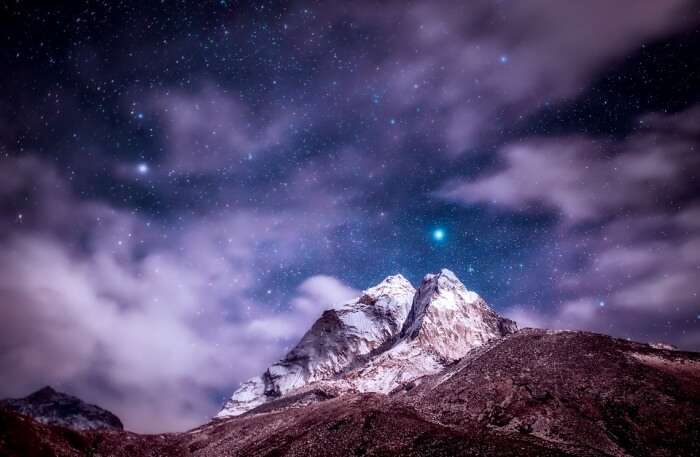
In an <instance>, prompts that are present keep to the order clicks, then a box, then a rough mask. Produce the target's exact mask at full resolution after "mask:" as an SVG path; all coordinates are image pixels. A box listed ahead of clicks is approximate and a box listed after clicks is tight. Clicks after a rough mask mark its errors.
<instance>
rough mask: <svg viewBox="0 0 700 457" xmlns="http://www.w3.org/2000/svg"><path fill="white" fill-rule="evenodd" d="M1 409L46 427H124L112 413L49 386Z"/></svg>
mask: <svg viewBox="0 0 700 457" xmlns="http://www.w3.org/2000/svg"><path fill="white" fill-rule="evenodd" d="M0 406H3V407H5V408H7V409H11V410H14V411H17V412H18V413H21V414H23V415H26V416H30V417H32V418H34V419H35V420H36V421H37V422H40V423H42V424H50V425H61V426H63V427H66V428H70V429H74V430H92V429H115V430H122V429H123V428H124V427H123V425H122V423H121V421H120V420H119V418H118V417H117V416H115V415H114V414H112V413H111V412H109V411H107V410H105V409H102V408H100V407H99V406H95V405H90V404H88V403H85V402H84V401H82V400H80V399H79V398H76V397H73V396H71V395H67V394H64V393H61V392H57V391H55V390H54V389H52V388H51V387H49V386H46V387H44V388H43V389H39V390H37V391H36V392H34V393H33V394H31V395H29V396H27V397H25V398H19V399H9V400H2V401H0Z"/></svg>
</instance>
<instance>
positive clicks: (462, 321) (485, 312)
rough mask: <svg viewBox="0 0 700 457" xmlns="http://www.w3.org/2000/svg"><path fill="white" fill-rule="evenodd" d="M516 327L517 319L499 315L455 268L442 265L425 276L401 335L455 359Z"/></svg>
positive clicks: (440, 354) (442, 355)
mask: <svg viewBox="0 0 700 457" xmlns="http://www.w3.org/2000/svg"><path fill="white" fill-rule="evenodd" d="M515 329H516V327H515V323H514V322H512V321H509V320H508V319H504V318H502V317H500V316H499V315H497V314H496V313H495V312H494V311H493V310H492V309H491V308H489V306H488V305H487V304H486V302H485V301H484V300H483V299H482V298H481V297H480V296H479V295H478V294H477V293H476V292H472V291H470V290H468V289H467V288H466V287H465V286H464V284H462V282H461V281H460V280H459V279H458V278H457V276H456V275H455V274H454V273H453V272H451V271H450V270H447V269H442V270H441V271H440V273H438V274H429V275H426V276H425V278H423V282H422V283H421V285H420V287H419V289H418V292H417V293H416V295H415V297H414V299H413V305H412V307H411V311H410V313H409V316H408V318H407V320H406V322H405V324H404V328H403V329H402V330H401V336H402V338H406V339H408V340H416V341H417V342H418V343H419V344H421V345H422V346H424V347H425V348H427V349H430V350H432V351H434V352H436V353H437V354H438V355H439V356H440V357H442V358H444V359H445V360H446V361H454V360H457V359H459V358H462V357H464V355H465V354H466V353H467V352H468V351H469V350H470V349H472V348H473V347H475V346H480V345H482V344H483V343H485V342H486V341H488V340H490V339H492V338H495V337H500V336H503V335H505V334H508V333H512V332H513V331H514V330H515Z"/></svg>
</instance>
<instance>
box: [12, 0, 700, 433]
mask: <svg viewBox="0 0 700 457" xmlns="http://www.w3.org/2000/svg"><path fill="white" fill-rule="evenodd" d="M70 3H71V4H69V5H61V6H58V5H54V6H52V7H46V6H41V7H40V6H35V4H33V2H24V1H22V2H20V1H8V2H2V3H1V4H0V5H1V6H0V40H2V46H1V47H0V59H1V60H0V62H2V69H3V70H2V71H1V72H0V94H1V95H0V397H6V396H24V395H26V394H28V393H29V392H30V391H32V390H33V389H36V388H39V387H41V386H43V385H45V384H51V385H53V386H54V387H56V388H59V389H61V390H64V391H67V392H69V393H73V394H76V395H78V396H80V397H81V398H83V399H86V400H88V401H90V402H94V403H98V404H100V405H102V406H105V407H107V408H108V409H110V410H112V411H114V412H115V413H117V414H118V415H119V416H120V417H121V418H122V419H123V421H124V422H125V424H126V426H127V428H129V429H132V430H137V431H165V430H183V429H186V428H188V427H192V426H194V425H197V424H200V423H203V422H205V421H206V420H207V418H208V417H211V415H213V414H214V413H216V411H217V410H218V408H219V407H220V405H221V404H222V402H223V401H224V399H225V398H226V397H227V396H228V395H230V393H231V392H232V391H233V390H234V389H235V387H236V386H237V385H238V383H239V382H241V381H243V380H245V379H247V378H248V377H250V376H253V375H256V374H258V373H259V372H261V371H262V369H264V367H265V366H267V365H268V364H269V363H270V362H272V361H274V360H275V359H277V358H279V357H280V356H281V355H282V354H283V353H284V351H285V349H288V348H289V346H290V345H292V344H293V343H294V342H295V340H296V339H297V338H299V337H300V335H301V334H302V333H303V331H304V330H305V329H306V328H307V327H308V326H309V324H310V323H311V322H313V320H314V319H315V318H316V317H317V316H318V315H319V313H320V311H321V310H322V309H323V308H327V307H329V306H330V305H331V304H333V303H337V302H339V301H342V300H345V299H347V298H349V297H352V296H353V295H354V294H356V293H358V290H361V289H363V288H367V287H369V286H371V285H373V284H375V283H377V282H379V281H380V280H381V279H383V278H384V277H385V276H387V275H390V274H394V273H402V274H404V275H405V276H406V277H408V278H409V279H410V280H411V281H412V282H413V283H414V285H416V284H418V283H419V281H420V279H421V278H422V276H423V275H424V274H426V273H428V272H433V271H436V270H438V269H439V268H441V267H447V268H450V269H452V270H453V271H455V273H456V274H457V275H458V276H459V277H460V278H461V279H462V281H463V282H464V283H465V285H466V286H467V287H468V288H469V289H472V290H475V291H477V292H478V293H479V294H481V295H482V296H483V297H484V298H485V299H486V300H487V301H488V302H489V303H490V304H491V305H492V306H493V307H494V308H495V309H496V310H497V311H498V312H500V313H502V314H504V315H507V316H509V317H512V318H514V319H516V320H518V322H519V323H520V325H521V326H541V327H551V328H567V329H587V330H593V331H599V332H604V333H609V334H612V335H615V336H618V337H624V338H633V339H636V340H640V341H664V342H667V343H672V344H675V345H677V346H679V347H681V348H683V349H690V350H698V349H700V302H699V301H698V288H699V286H698V284H700V193H699V190H700V185H699V182H698V172H699V170H700V155H699V148H700V6H698V4H697V2H694V1H691V0H667V1H663V2H659V1H656V0H617V1H615V2H610V1H608V0H589V1H586V2H560V1H557V0H531V1H528V2H522V1H515V0H513V1H508V0H500V1H495V0H477V1H470V2H436V1H414V2H366V1H356V2H342V3H341V2H337V3H335V2H322V3H321V2H280V3H268V2H258V3H255V4H252V5H249V4H246V3H239V2H233V1H219V2H207V1H204V2H183V1H168V0H163V1H161V2H144V1H138V2H128V1H125V2H121V1H119V2H118V1H114V2H112V1H109V2H94V1H89V2H70ZM436 230H439V231H441V233H442V234H443V235H444V236H443V237H439V236H436ZM440 238H441V239H440Z"/></svg>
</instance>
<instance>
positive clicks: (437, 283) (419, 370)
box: [344, 269, 517, 393]
mask: <svg viewBox="0 0 700 457" xmlns="http://www.w3.org/2000/svg"><path fill="white" fill-rule="evenodd" d="M516 330H517V326H516V324H515V322H513V321H511V320H509V319H505V318H503V317H501V316H499V315H498V314H496V313H495V312H494V311H493V310H492V309H491V308H489V307H488V305H487V304H486V302H485V301H484V300H483V299H482V298H481V297H479V295H478V294H476V293H475V292H472V291H469V290H467V288H466V287H465V286H464V284H462V283H461V282H460V281H459V279H457V277H456V276H455V275H454V273H452V272H451V271H449V270H446V269H443V270H441V271H440V272H439V273H437V274H429V275H426V276H425V278H424V279H423V281H422V283H421V285H420V287H419V288H418V291H417V292H416V295H415V296H414V298H413V302H412V305H411V311H410V312H409V314H408V317H407V319H406V321H405V322H404V325H403V328H402V330H401V332H400V333H399V335H398V338H397V339H396V341H394V342H393V344H392V345H391V346H390V347H388V348H387V349H386V350H385V351H383V352H381V353H379V354H377V355H376V356H375V357H373V358H372V359H371V360H369V361H368V362H367V363H366V364H365V365H364V366H362V367H359V368H357V369H355V370H353V371H351V372H348V373H347V374H345V376H344V380H347V381H349V382H351V383H352V384H353V386H354V387H355V388H356V389H357V390H358V391H360V392H381V393H389V392H391V391H392V390H394V389H396V388H397V387H399V386H401V385H403V384H405V383H408V382H411V381H413V380H415V379H418V378H420V377H423V376H427V375H431V374H434V373H437V372H439V371H441V370H442V369H444V368H445V366H447V365H449V364H451V363H452V362H454V361H455V360H458V359H461V358H462V357H464V356H465V355H466V354H467V353H469V351H471V350H472V349H474V348H476V347H478V346H481V345H483V344H484V343H486V342H488V341H490V340H493V339H494V338H500V337H503V336H505V335H508V334H510V333H513V332H514V331H516Z"/></svg>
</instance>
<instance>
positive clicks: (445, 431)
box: [0, 330, 700, 457]
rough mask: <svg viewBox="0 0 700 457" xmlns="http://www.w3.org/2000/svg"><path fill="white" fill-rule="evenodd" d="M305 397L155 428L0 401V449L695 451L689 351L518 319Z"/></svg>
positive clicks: (699, 358)
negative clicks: (405, 374)
mask: <svg viewBox="0 0 700 457" xmlns="http://www.w3.org/2000/svg"><path fill="white" fill-rule="evenodd" d="M311 398H312V400H314V402H311V403H310V404H308V405H306V406H303V407H294V405H295V404H298V402H297V403H295V402H294V401H289V400H288V399H287V400H285V399H281V400H278V401H277V402H272V403H270V404H266V405H263V407H261V408H260V409H259V410H253V411H251V412H250V413H247V414H245V415H243V416H239V417H236V418H231V419H227V420H221V421H214V422H211V423H209V424H206V425H203V426H201V427H199V428H197V429H195V430H192V431H189V432H186V433H179V434H164V435H137V434H133V433H129V432H120V431H92V432H73V431H69V430H66V429H62V428H60V427H51V426H45V425H41V424H38V423H36V422H34V421H32V420H31V419H29V418H26V417H24V416H20V415H18V414H16V413H11V412H9V411H0V455H2V456H8V457H9V456H53V455H55V456H203V457H204V456H268V457H272V456H394V455H401V456H487V455H488V456H490V455H494V456H559V455H576V456H611V455H612V456H694V455H700V354H698V353H690V352H680V351H670V350H662V349H654V348H652V347H650V346H648V345H644V344H639V343H633V342H628V341H624V340H617V339H613V338H610V337H607V336H603V335H596V334H590V333H581V332H557V333H555V332H547V331H542V330H523V331H520V332H518V333H516V334H514V335H511V336H509V337H506V338H504V339H502V340H499V341H497V342H494V343H492V344H490V345H488V346H487V347H484V348H480V349H478V350H476V351H473V352H472V353H470V354H469V355H468V356H467V357H466V358H464V359H462V360H460V361H458V362H456V363H455V364H453V365H452V366H450V367H448V369H447V370H445V372H443V373H441V374H439V375H435V376H431V377H427V378H424V379H422V380H420V381H419V382H416V383H413V384H412V385H407V386H403V388H401V389H398V390H397V391H396V392H394V393H392V394H391V395H389V396H384V395H377V394H353V395H345V396H341V397H336V398H333V397H331V398H329V396H328V395H325V394H324V393H323V392H320V393H319V392H314V393H313V395H311Z"/></svg>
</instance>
